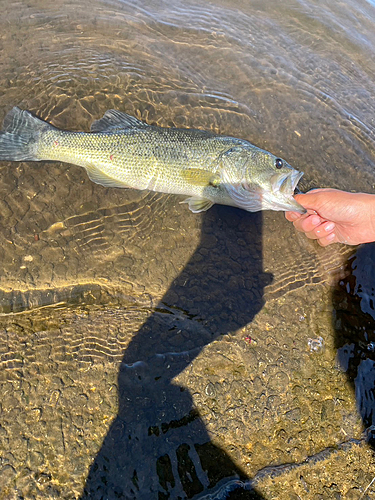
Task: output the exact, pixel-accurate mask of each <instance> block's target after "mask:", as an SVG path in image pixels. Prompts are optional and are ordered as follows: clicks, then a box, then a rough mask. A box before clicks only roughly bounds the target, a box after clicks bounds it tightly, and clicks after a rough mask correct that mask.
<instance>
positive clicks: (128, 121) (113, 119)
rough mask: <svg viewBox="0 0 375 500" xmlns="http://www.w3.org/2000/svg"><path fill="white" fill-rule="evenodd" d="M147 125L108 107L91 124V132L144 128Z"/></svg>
mask: <svg viewBox="0 0 375 500" xmlns="http://www.w3.org/2000/svg"><path fill="white" fill-rule="evenodd" d="M148 126H149V125H147V123H144V122H141V120H138V118H134V116H130V115H127V114H126V113H122V112H121V111H117V110H115V109H109V110H108V111H106V112H105V113H104V116H103V118H100V120H96V121H94V122H93V124H92V125H91V132H112V131H114V130H124V129H128V128H146V127H148Z"/></svg>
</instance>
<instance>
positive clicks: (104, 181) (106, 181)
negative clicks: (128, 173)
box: [85, 165, 130, 188]
mask: <svg viewBox="0 0 375 500" xmlns="http://www.w3.org/2000/svg"><path fill="white" fill-rule="evenodd" d="M85 169H86V172H87V175H88V176H89V179H90V180H91V181H92V182H95V184H100V185H101V186H105V187H117V188H127V187H130V186H128V185H127V184H125V183H124V182H122V181H120V180H119V179H113V178H112V177H110V176H109V175H107V174H104V173H103V172H102V171H101V170H99V169H98V168H97V167H94V166H92V165H89V166H86V167H85Z"/></svg>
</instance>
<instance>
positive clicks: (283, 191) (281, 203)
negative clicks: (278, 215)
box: [271, 170, 306, 214]
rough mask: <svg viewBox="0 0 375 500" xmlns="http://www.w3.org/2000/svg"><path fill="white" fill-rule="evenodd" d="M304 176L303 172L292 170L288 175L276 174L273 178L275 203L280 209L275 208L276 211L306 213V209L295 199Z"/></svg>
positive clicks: (272, 186) (272, 185)
mask: <svg viewBox="0 0 375 500" xmlns="http://www.w3.org/2000/svg"><path fill="white" fill-rule="evenodd" d="M302 176H303V172H299V171H298V170H292V171H291V172H287V173H278V174H275V175H274V176H273V177H272V179H271V188H272V195H273V197H274V200H273V202H274V203H275V205H276V206H277V207H278V208H274V210H290V211H293V212H299V213H301V214H304V213H306V209H305V208H304V207H303V206H302V205H300V204H299V203H298V202H297V201H296V200H295V199H294V198H293V195H294V190H295V189H296V187H297V184H298V182H299V181H300V179H301V177H302Z"/></svg>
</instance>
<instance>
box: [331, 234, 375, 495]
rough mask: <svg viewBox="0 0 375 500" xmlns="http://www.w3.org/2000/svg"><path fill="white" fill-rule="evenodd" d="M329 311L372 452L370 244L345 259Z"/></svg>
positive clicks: (374, 297)
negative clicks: (331, 308) (344, 268)
mask: <svg viewBox="0 0 375 500" xmlns="http://www.w3.org/2000/svg"><path fill="white" fill-rule="evenodd" d="M333 308H334V316H333V320H334V328H335V330H336V339H335V340H336V347H337V358H338V364H339V367H340V368H341V369H342V370H343V371H345V372H346V373H347V375H348V377H349V380H350V381H351V383H352V384H353V389H354V392H355V396H356V402H357V408H358V411H359V413H360V415H361V418H362V421H363V425H364V429H365V436H366V439H367V441H368V443H369V444H370V446H371V447H372V448H373V449H375V244H374V243H371V244H366V245H362V246H360V247H359V248H358V249H357V251H356V252H355V254H354V255H353V256H352V257H351V258H350V259H349V261H348V264H347V270H346V277H345V278H343V279H342V280H341V281H340V283H339V284H338V286H337V288H336V289H335V290H334V293H333ZM366 498H367V497H366Z"/></svg>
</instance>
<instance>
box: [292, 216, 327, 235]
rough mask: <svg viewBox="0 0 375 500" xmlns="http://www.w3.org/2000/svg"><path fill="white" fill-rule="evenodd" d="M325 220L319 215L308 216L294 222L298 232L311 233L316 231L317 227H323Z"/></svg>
mask: <svg viewBox="0 0 375 500" xmlns="http://www.w3.org/2000/svg"><path fill="white" fill-rule="evenodd" d="M322 222H323V220H322V219H321V218H320V217H319V215H315V214H314V215H307V216H306V217H303V218H300V219H298V220H296V221H294V222H293V224H294V227H295V228H296V229H297V230H298V231H302V232H303V233H310V232H311V231H314V229H315V228H316V227H318V226H319V225H321V224H322Z"/></svg>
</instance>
